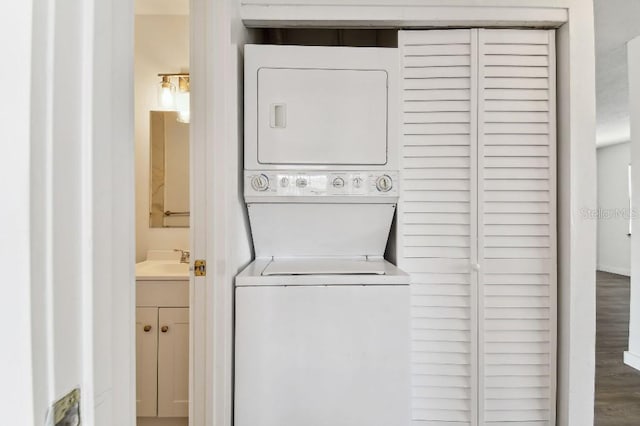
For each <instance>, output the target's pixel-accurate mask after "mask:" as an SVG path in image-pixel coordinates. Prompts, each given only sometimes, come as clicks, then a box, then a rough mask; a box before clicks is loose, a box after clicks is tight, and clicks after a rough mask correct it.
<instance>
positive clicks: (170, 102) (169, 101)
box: [158, 75, 176, 110]
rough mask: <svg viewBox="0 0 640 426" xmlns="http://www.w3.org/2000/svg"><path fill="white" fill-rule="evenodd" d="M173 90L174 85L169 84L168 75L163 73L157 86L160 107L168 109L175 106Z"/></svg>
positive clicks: (174, 89) (174, 90) (174, 88)
mask: <svg viewBox="0 0 640 426" xmlns="http://www.w3.org/2000/svg"><path fill="white" fill-rule="evenodd" d="M175 92H176V86H174V85H173V84H171V80H170V77H169V76H168V75H163V76H162V81H161V82H160V85H159V86H158V103H159V104H160V108H161V109H168V110H170V109H173V108H175Z"/></svg>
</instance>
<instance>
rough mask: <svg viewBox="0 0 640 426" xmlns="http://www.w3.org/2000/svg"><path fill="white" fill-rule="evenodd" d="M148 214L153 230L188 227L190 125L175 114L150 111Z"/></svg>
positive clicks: (174, 112) (173, 112)
mask: <svg viewBox="0 0 640 426" xmlns="http://www.w3.org/2000/svg"><path fill="white" fill-rule="evenodd" d="M150 124H151V129H150V136H151V141H150V144H149V149H150V160H151V161H150V169H151V170H150V179H149V181H150V185H151V187H150V194H151V196H150V198H151V199H150V204H151V205H150V212H149V217H150V221H149V225H150V227H152V228H188V227H189V124H185V123H181V122H179V121H178V113H177V112H176V111H151V117H150Z"/></svg>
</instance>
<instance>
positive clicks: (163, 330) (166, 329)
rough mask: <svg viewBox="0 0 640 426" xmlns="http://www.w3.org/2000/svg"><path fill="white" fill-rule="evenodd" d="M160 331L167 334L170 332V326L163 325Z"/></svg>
mask: <svg viewBox="0 0 640 426" xmlns="http://www.w3.org/2000/svg"><path fill="white" fill-rule="evenodd" d="M160 331H162V332H163V333H166V332H167V331H169V326H167V325H163V326H162V328H161V329H160Z"/></svg>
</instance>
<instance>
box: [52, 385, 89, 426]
mask: <svg viewBox="0 0 640 426" xmlns="http://www.w3.org/2000/svg"><path fill="white" fill-rule="evenodd" d="M46 425H47V426H80V425H81V421H80V389H79V388H76V389H74V390H72V391H71V392H69V393H68V394H66V395H65V396H63V397H62V398H60V399H59V400H57V401H56V402H54V403H53V405H52V406H51V408H50V409H49V413H47V422H46Z"/></svg>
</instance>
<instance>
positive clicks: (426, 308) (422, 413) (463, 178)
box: [398, 30, 477, 426]
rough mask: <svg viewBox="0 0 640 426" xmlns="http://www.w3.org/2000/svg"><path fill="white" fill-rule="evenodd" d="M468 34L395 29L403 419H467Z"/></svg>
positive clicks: (471, 35) (471, 74) (472, 101)
mask: <svg viewBox="0 0 640 426" xmlns="http://www.w3.org/2000/svg"><path fill="white" fill-rule="evenodd" d="M476 39H477V31H476V30H450V31H404V32H401V33H400V43H399V44H400V46H401V51H402V60H403V66H402V72H403V75H402V79H403V101H402V104H403V126H402V128H403V143H402V162H403V164H402V172H401V178H402V194H401V200H400V203H399V210H398V215H399V217H398V230H399V231H398V232H399V236H400V238H399V250H400V253H399V258H398V262H399V266H400V267H401V268H403V269H404V270H406V271H407V272H409V273H410V274H411V277H412V285H411V288H412V296H411V301H412V302H411V305H412V306H411V312H412V418H413V420H414V423H415V424H420V425H426V426H467V425H473V424H475V423H476V415H477V410H476V402H475V401H476V400H477V382H476V379H475V377H477V371H476V368H477V364H476V360H477V352H476V349H477V340H476V336H477V328H476V320H475V318H476V315H477V311H476V296H475V293H474V292H475V288H476V281H477V274H476V273H475V272H473V273H472V272H471V269H470V264H471V263H476V262H477V259H476V258H477V243H476V237H475V236H476V232H477V231H476V227H477V220H476V218H477V211H476V205H477V200H476V198H475V194H476V192H475V191H472V190H471V189H472V188H474V187H475V186H476V185H477V180H476V176H477V172H476V165H475V161H473V160H472V159H473V158H475V156H476V154H475V150H476V128H477V123H476V115H475V114H474V113H472V112H473V111H475V110H476V99H477V98H476V93H477V86H476V83H477V68H476V64H477V56H476V53H475V52H476V51H477V49H475V48H474V45H475V44H476Z"/></svg>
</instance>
